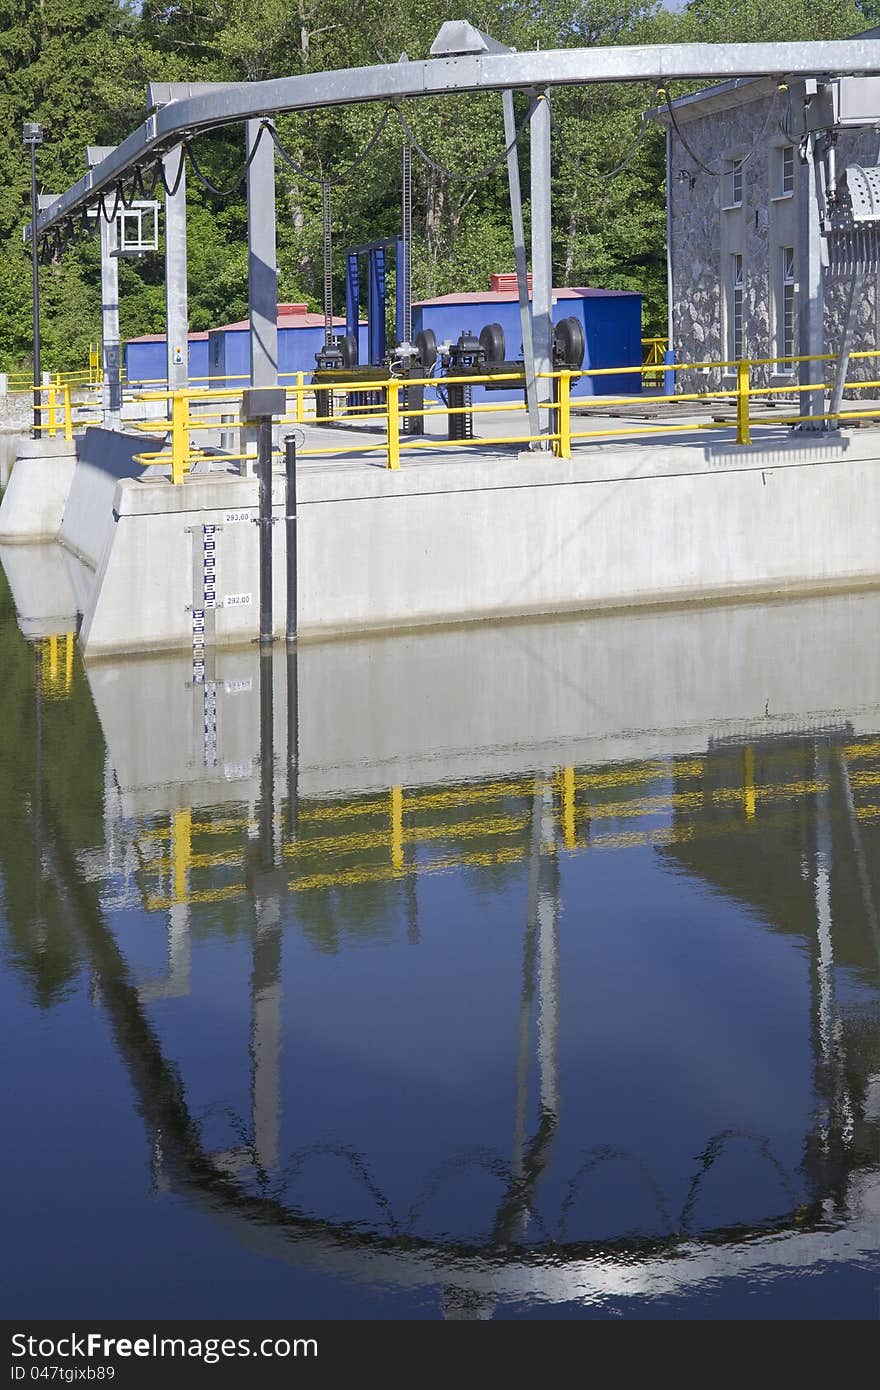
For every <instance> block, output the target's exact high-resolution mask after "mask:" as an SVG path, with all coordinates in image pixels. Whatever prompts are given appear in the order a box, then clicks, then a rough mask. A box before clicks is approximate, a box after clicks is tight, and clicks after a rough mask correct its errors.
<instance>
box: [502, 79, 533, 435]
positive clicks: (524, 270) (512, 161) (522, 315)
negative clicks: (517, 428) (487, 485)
mask: <svg viewBox="0 0 880 1390" xmlns="http://www.w3.org/2000/svg"><path fill="white" fill-rule="evenodd" d="M542 104H543V103H542ZM501 107H502V110H503V112H504V144H505V145H506V147H507V183H508V187H509V189H510V221H511V226H512V228H513V255H514V263H515V265H516V284H517V289H518V291H519V322H520V328H521V329H522V346H523V362H524V364H525V377H526V407H527V409H528V413H529V434H537V433H538V432H539V428H540V421H539V418H538V397H537V395H536V393H535V387H536V382H535V350H534V346H533V344H532V314H531V306H530V304H529V267H528V261H527V260H526V236H525V229H524V227H523V213H522V188H521V185H520V178H519V151H518V149H517V147H516V144H515V143H514V142H515V140H516V119H515V117H514V112H513V92H502V93H501Z"/></svg>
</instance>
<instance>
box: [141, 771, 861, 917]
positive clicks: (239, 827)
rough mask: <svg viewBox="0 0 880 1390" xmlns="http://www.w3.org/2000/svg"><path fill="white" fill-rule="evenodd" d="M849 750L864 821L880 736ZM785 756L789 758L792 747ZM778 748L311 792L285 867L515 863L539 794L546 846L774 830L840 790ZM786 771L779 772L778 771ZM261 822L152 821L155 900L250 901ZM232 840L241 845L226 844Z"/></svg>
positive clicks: (528, 842) (526, 849) (361, 875)
mask: <svg viewBox="0 0 880 1390" xmlns="http://www.w3.org/2000/svg"><path fill="white" fill-rule="evenodd" d="M777 751H778V750H777ZM839 751H840V754H841V756H842V757H843V758H844V759H845V760H846V762H847V764H849V763H853V764H855V766H854V767H853V769H852V771H849V773H848V780H849V784H850V786H851V787H852V789H853V791H854V792H857V793H859V804H858V805H856V807H855V816H856V818H857V819H859V820H872V819H874V818H876V817H878V816H880V806H878V805H877V804H876V802H875V799H874V797H872V796H871V793H872V792H873V793H875V795H876V789H878V788H880V772H878V771H875V770H873V769H862V768H860V767H859V764H860V763H861V762H864V761H865V760H867V759H869V758H877V757H880V743H864V744H859V743H850V744H847V745H845V746H843V747H842V748H841V749H840V750H839ZM787 752H788V755H789V757H788V760H787V761H788V763H790V759H791V753H792V748H791V745H788V746H787ZM775 757H776V753H775V752H774V750H773V749H768V748H766V747H765V748H763V749H761V750H760V752H759V751H758V750H756V747H755V745H753V744H748V745H746V746H745V747H744V748H742V747H738V748H731V749H729V750H718V749H715V750H713V751H712V754H711V760H710V758H709V757H706V758H694V757H684V758H677V759H671V760H668V761H664V760H648V761H644V762H639V763H631V764H626V765H617V766H613V767H599V768H596V767H591V768H585V769H583V770H578V769H576V768H575V767H573V766H571V765H568V766H565V767H562V768H559V769H558V770H557V771H556V772H554V773H553V774H551V775H550V776H546V775H541V776H535V777H513V778H511V779H510V780H509V781H505V780H504V779H499V778H495V779H492V780H487V781H486V782H485V783H469V784H467V785H464V786H452V787H449V786H447V787H437V788H427V789H425V790H415V789H413V790H409V789H406V788H403V787H401V786H392V787H390V788H389V789H388V791H387V792H386V793H385V794H384V796H374V797H369V796H367V797H363V798H360V799H355V800H349V801H340V802H338V803H335V802H329V803H328V802H319V803H314V804H309V802H308V800H305V799H300V802H299V808H298V815H297V827H298V829H297V834H296V836H295V837H294V838H292V839H290V840H288V842H287V843H286V844H285V845H284V850H283V860H284V866H285V876H286V878H287V882H288V887H289V889H290V891H292V892H298V893H301V892H308V891H317V890H323V889H329V888H339V887H354V886H358V885H366V884H385V883H389V882H393V881H395V880H400V879H404V878H409V877H412V876H413V875H430V874H436V873H443V872H447V871H449V870H453V869H467V868H486V867H491V866H497V865H512V864H516V863H518V862H521V861H524V860H525V859H526V858H527V856H528V855H529V853H530V852H531V851H532V843H533V841H532V836H531V825H532V818H533V816H534V815H535V814H536V807H537V804H538V801H539V800H540V802H541V811H540V814H541V816H542V826H543V827H545V828H544V829H542V837H541V839H542V844H541V852H542V853H546V852H560V853H565V854H570V853H573V852H575V851H580V850H585V849H593V850H598V849H628V848H633V847H637V846H653V847H658V848H660V847H666V846H670V845H676V844H685V843H688V842H690V841H692V840H694V839H695V838H697V837H709V838H715V837H723V836H726V835H731V834H734V833H741V832H742V831H743V830H746V831H748V832H749V833H752V832H754V831H756V830H757V829H758V828H760V829H761V830H766V829H769V828H770V827H771V826H773V825H777V824H778V825H782V824H783V823H784V822H785V821H786V819H790V816H791V808H790V805H788V806H787V805H786V803H791V802H792V801H801V800H804V799H806V798H810V797H815V796H817V795H819V794H821V793H825V792H828V791H829V789H830V784H829V782H828V781H826V780H824V779H823V778H822V777H817V776H802V775H800V776H799V775H791V774H792V772H793V771H794V770H795V769H792V768H791V767H790V766H788V765H786V767H784V768H783V767H782V766H779V765H778V761H777V762H774V759H775ZM796 761H798V762H802V758H800V759H797V760H796ZM709 770H711V772H712V773H713V775H723V776H724V781H723V783H722V784H721V785H707V772H708V771H709ZM774 770H775V772H776V773H777V774H781V775H777V776H773V775H771V774H772V773H773V772H774ZM786 774H788V775H786ZM762 777H763V780H762ZM689 783H693V784H694V785H693V786H690V785H688V784H689ZM866 793H867V795H866ZM719 812H720V813H721V814H720V815H719V814H718V813H719ZM707 813H710V814H707ZM660 817H664V818H665V819H666V822H667V823H666V824H661V825H656V824H655V825H651V824H648V825H639V826H632V827H631V828H630V825H631V822H633V821H648V822H650V821H652V820H657V819H658V818H660ZM254 829H255V823H254V822H253V821H252V820H249V819H248V818H246V817H240V818H239V817H225V818H223V819H222V820H211V819H209V818H208V817H207V816H206V815H204V814H203V813H202V814H200V813H199V812H196V811H190V810H178V811H175V812H174V813H173V814H172V816H171V819H170V823H169V824H168V825H158V826H153V827H150V828H149V829H145V830H143V831H142V832H141V833H140V835H139V837H138V841H137V853H138V858H139V864H140V871H139V872H140V886H141V892H142V894H143V899H144V902H145V905H146V906H147V907H148V908H149V909H150V910H160V909H165V908H168V907H169V906H171V905H172V904H173V903H175V902H177V903H179V902H183V901H186V902H189V903H210V902H222V901H226V900H230V899H235V898H238V897H241V896H243V895H244V894H245V892H246V891H247V890H246V885H245V877H244V855H243V845H244V842H245V840H246V839H247V837H248V836H249V835H252V834H253V831H254ZM548 830H549V835H550V838H549V840H548V838H547V835H548ZM205 838H208V840H209V841H210V843H209V844H208V845H205V844H203V841H204V839H205ZM223 839H226V840H227V841H229V843H227V844H218V841H220V840H223ZM217 871H226V872H225V874H224V877H226V878H227V880H228V881H226V882H222V883H218V882H216V881H215V882H210V881H209V882H205V878H204V876H205V875H206V874H207V875H209V876H210V875H211V874H212V873H214V874H215V875H216V872H217Z"/></svg>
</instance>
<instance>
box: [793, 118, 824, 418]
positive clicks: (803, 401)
mask: <svg viewBox="0 0 880 1390" xmlns="http://www.w3.org/2000/svg"><path fill="white" fill-rule="evenodd" d="M819 158H820V155H819V154H818V153H817V151H816V136H814V135H813V136H811V137H810V139H809V142H808V146H807V157H806V160H805V161H804V162H803V163H802V165H801V173H802V177H803V196H802V197H801V198H800V199H799V208H798V216H799V227H798V240H799V247H798V250H799V264H798V268H797V275H798V353H799V355H800V356H802V357H806V356H809V357H816V356H819V355H821V354H822V353H823V352H824V351H825V322H824V315H825V292H824V270H823V266H822V235H821V231H820V226H819V208H820V199H821V197H822V189H821V185H820V180H819V169H818V160H819ZM824 381H825V364H824V362H801V364H800V373H799V384H800V385H801V386H819V387H821V386H824ZM824 413H825V392H824V390H813V391H801V392H800V406H799V409H798V414H799V415H807V416H814V415H824ZM823 427H824V426H823V422H822V421H819V420H817V421H816V422H815V424H814V423H811V422H806V423H805V424H803V425H801V427H800V428H801V429H822V428H823Z"/></svg>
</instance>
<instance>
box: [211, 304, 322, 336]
mask: <svg viewBox="0 0 880 1390" xmlns="http://www.w3.org/2000/svg"><path fill="white" fill-rule="evenodd" d="M333 323H334V325H337V324H341V325H343V326H344V325H345V319H341V318H339V317H338V315H337V317H335V318H334V319H333ZM277 324H278V327H279V328H323V327H324V315H323V314H311V313H305V314H291V313H285V312H284V311H283V310H282V309H281V308H280V306H279V310H278V319H277ZM250 326H251V324H250V319H239V320H238V321H237V322H236V323H218V324H217V327H216V328H212V329H211V332H212V333H226V332H228V331H229V330H230V329H236V328H250Z"/></svg>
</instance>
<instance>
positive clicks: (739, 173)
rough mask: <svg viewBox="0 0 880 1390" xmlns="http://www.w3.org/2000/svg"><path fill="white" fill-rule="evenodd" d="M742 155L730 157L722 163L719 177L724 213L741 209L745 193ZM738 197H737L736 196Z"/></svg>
mask: <svg viewBox="0 0 880 1390" xmlns="http://www.w3.org/2000/svg"><path fill="white" fill-rule="evenodd" d="M743 174H744V169H743V162H742V155H739V156H730V157H729V158H728V159H725V161H724V171H723V173H722V175H721V206H722V208H724V209H725V211H728V210H731V209H733V208H741V207H742V205H743V194H744V192H745V179H744V177H743ZM737 195H738V196H737Z"/></svg>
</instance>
